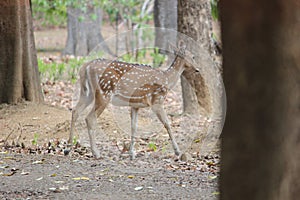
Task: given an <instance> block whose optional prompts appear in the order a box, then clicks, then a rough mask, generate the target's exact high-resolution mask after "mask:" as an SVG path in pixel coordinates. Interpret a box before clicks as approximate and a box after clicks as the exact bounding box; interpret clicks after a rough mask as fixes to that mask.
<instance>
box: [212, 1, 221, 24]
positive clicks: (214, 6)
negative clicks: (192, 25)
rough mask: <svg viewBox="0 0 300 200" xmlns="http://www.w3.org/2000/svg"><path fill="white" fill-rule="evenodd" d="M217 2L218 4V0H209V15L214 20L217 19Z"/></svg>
mask: <svg viewBox="0 0 300 200" xmlns="http://www.w3.org/2000/svg"><path fill="white" fill-rule="evenodd" d="M218 4H219V0H211V1H210V7H211V15H212V17H213V19H214V20H219V9H218Z"/></svg>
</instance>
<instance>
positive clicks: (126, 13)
mask: <svg viewBox="0 0 300 200" xmlns="http://www.w3.org/2000/svg"><path fill="white" fill-rule="evenodd" d="M143 3H144V0H100V5H101V7H102V9H103V10H104V11H105V12H106V13H107V14H108V16H109V19H110V21H111V22H113V21H116V17H120V18H121V19H122V20H129V21H131V23H132V24H143V23H145V22H147V21H149V20H152V19H153V16H152V15H141V10H142V9H141V8H142V6H143Z"/></svg>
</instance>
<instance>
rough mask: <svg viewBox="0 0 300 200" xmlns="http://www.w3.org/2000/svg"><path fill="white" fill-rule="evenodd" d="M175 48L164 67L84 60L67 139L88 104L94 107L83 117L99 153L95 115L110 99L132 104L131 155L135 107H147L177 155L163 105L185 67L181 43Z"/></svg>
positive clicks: (134, 131)
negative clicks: (171, 60) (172, 56)
mask: <svg viewBox="0 0 300 200" xmlns="http://www.w3.org/2000/svg"><path fill="white" fill-rule="evenodd" d="M173 48H175V50H174V52H175V59H174V61H173V63H172V64H171V65H170V67H169V68H168V69H167V70H164V71H162V70H159V69H155V68H152V67H151V66H149V65H141V64H132V63H126V62H121V61H116V60H114V61H111V60H107V59H96V60H93V61H90V62H88V63H86V64H84V65H83V66H82V67H81V69H80V71H79V76H80V97H79V101H78V103H77V105H76V106H75V108H74V109H73V111H72V121H71V130H70V137H69V143H71V142H72V139H73V134H74V128H75V122H76V120H77V119H78V117H79V115H80V113H81V112H83V111H84V110H85V109H86V108H87V107H88V106H90V105H92V106H93V108H92V110H91V111H90V112H89V114H88V115H87V117H86V119H85V121H86V124H87V128H88V134H89V139H90V145H91V150H92V153H93V155H94V156H95V157H96V158H99V157H100V153H99V151H98V150H97V148H96V143H95V132H96V124H97V122H96V118H97V117H98V116H99V115H101V113H102V112H103V110H104V109H105V108H106V106H107V105H108V103H109V102H111V103H112V104H113V105H115V106H129V107H131V114H130V115H131V143H130V150H129V154H130V158H131V159H134V158H135V149H134V146H135V145H134V144H135V135H136V132H137V118H138V110H139V109H140V108H144V107H150V108H151V109H152V111H153V112H154V113H155V114H156V116H157V117H158V119H159V120H160V121H161V123H162V124H163V125H164V127H165V128H166V130H167V132H168V134H169V137H170V139H171V142H172V146H173V149H174V152H175V154H176V155H180V153H181V152H180V149H179V147H178V145H177V143H176V141H175V139H174V136H173V134H172V132H171V127H170V123H169V121H168V117H167V114H166V112H165V110H164V107H163V102H164V100H165V98H166V95H167V93H168V91H169V90H170V89H171V88H172V87H173V86H174V85H175V83H176V82H177V81H178V79H179V78H180V75H181V74H182V72H183V71H184V69H185V66H186V65H185V64H186V60H185V59H184V57H185V56H186V55H187V53H188V52H187V51H186V48H185V46H184V45H181V46H180V48H176V47H173Z"/></svg>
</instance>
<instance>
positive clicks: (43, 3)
mask: <svg viewBox="0 0 300 200" xmlns="http://www.w3.org/2000/svg"><path fill="white" fill-rule="evenodd" d="M31 2H32V15H33V18H34V20H40V21H42V25H44V26H48V25H54V26H64V25H66V22H67V20H66V19H67V7H66V6H67V3H68V1H66V0H56V1H51V0H32V1H31Z"/></svg>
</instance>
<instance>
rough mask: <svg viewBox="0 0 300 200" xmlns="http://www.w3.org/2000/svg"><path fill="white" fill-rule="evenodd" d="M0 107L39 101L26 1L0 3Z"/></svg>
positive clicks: (31, 33) (28, 3)
mask: <svg viewBox="0 0 300 200" xmlns="http://www.w3.org/2000/svg"><path fill="white" fill-rule="evenodd" d="M0 6H1V9H0V46H1V48H2V49H1V51H0V58H1V59H0V103H9V104H15V103H18V102H20V101H21V100H22V99H24V100H28V101H33V102H41V101H43V96H42V90H41V85H40V78H39V72H38V66H37V57H36V50H35V44H34V36H33V28H32V18H31V11H30V2H29V0H2V1H1V2H0Z"/></svg>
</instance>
